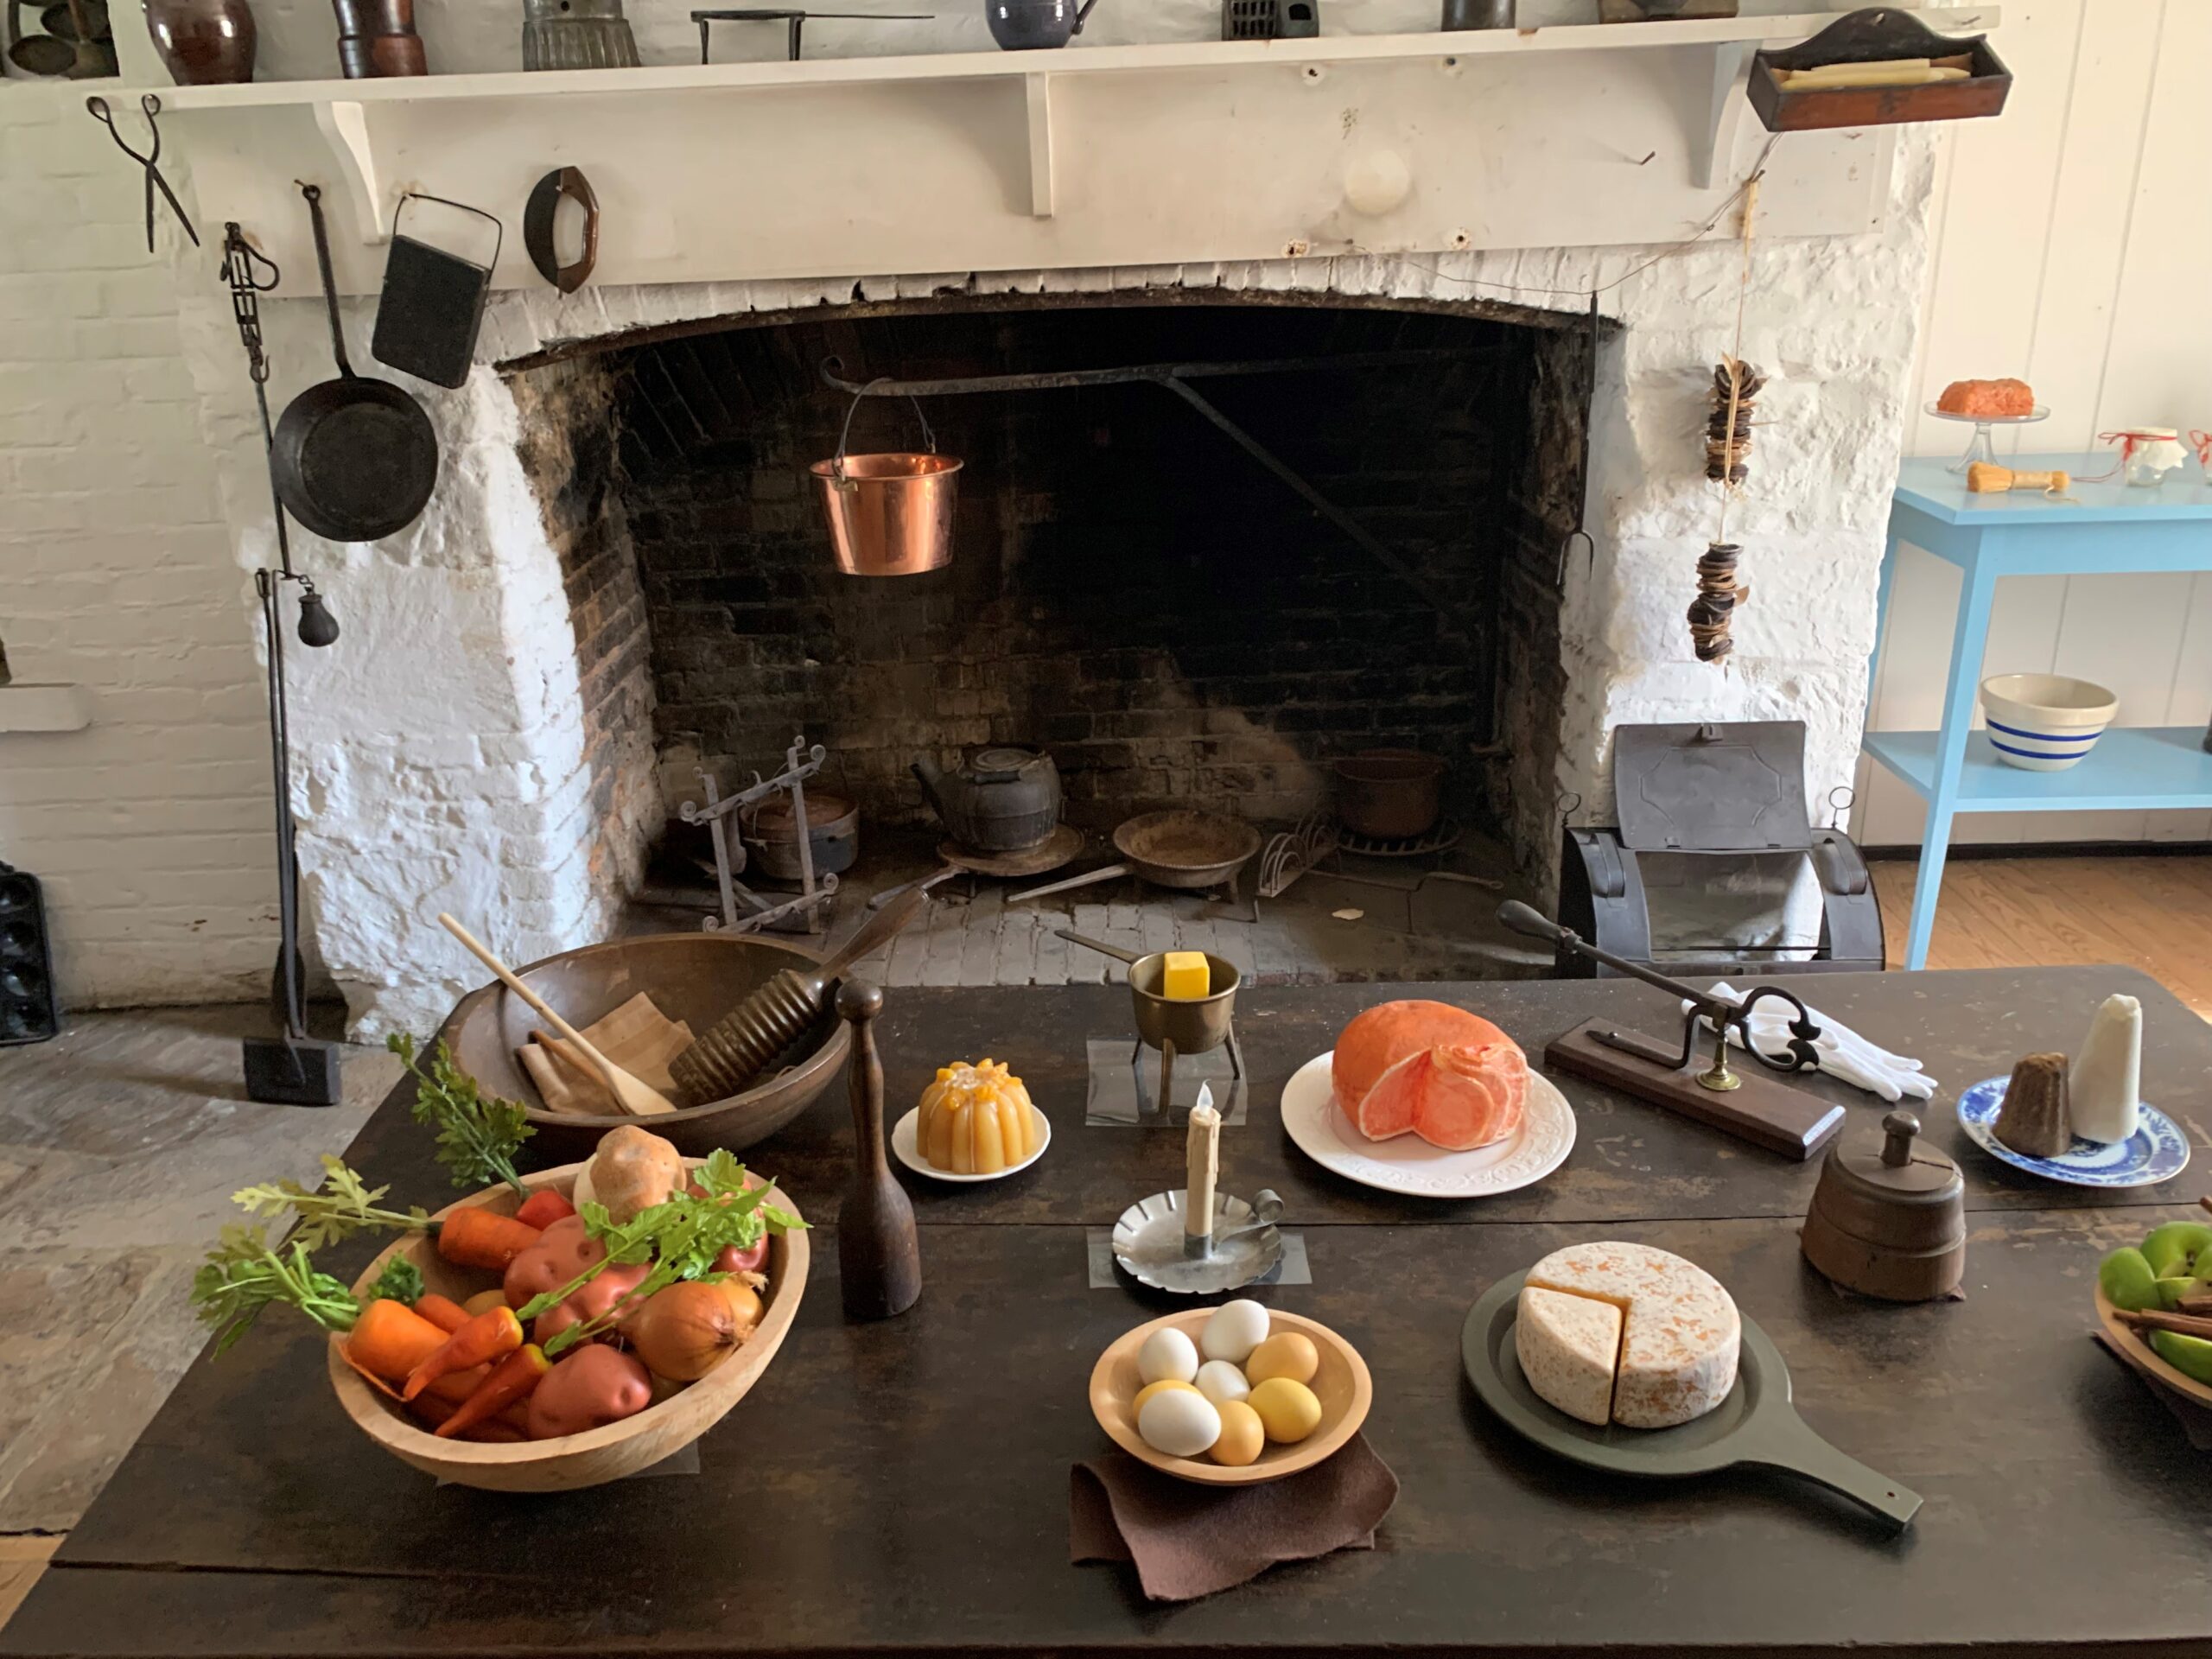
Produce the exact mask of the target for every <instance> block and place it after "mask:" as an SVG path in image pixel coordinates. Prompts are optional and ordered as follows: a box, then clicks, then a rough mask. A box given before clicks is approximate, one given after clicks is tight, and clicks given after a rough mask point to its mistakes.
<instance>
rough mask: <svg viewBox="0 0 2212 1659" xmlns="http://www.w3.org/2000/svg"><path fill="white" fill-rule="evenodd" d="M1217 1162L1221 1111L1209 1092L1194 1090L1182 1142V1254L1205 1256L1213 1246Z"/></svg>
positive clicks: (1218, 1166)
mask: <svg viewBox="0 0 2212 1659" xmlns="http://www.w3.org/2000/svg"><path fill="white" fill-rule="evenodd" d="M1220 1164H1221V1114H1220V1113H1219V1112H1217V1111H1216V1110H1215V1109H1214V1106H1213V1101H1212V1098H1211V1093H1210V1092H1209V1091H1208V1090H1204V1089H1201V1090H1199V1092H1198V1104H1197V1105H1195V1106H1193V1107H1192V1108H1191V1131H1190V1139H1189V1140H1188V1141H1186V1142H1185V1168H1184V1185H1183V1254H1184V1255H1207V1254H1208V1253H1209V1252H1211V1250H1212V1249H1213V1184H1214V1176H1215V1174H1216V1173H1217V1171H1218V1169H1219V1168H1220Z"/></svg>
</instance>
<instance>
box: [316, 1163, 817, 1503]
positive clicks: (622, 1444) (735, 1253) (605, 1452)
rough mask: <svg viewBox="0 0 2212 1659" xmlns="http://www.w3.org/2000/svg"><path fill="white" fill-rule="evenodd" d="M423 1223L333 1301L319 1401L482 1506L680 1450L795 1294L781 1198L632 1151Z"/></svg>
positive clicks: (800, 1267) (799, 1282)
mask: <svg viewBox="0 0 2212 1659" xmlns="http://www.w3.org/2000/svg"><path fill="white" fill-rule="evenodd" d="M649 1143H650V1144H649ZM641 1171H642V1172H643V1173H642V1174H640V1173H639V1172H641ZM580 1188H581V1189H582V1191H581V1196H580V1195H579V1189H580ZM426 1219H427V1221H428V1222H429V1224H430V1225H429V1228H426V1229H422V1230H409V1231H407V1232H405V1233H404V1235H403V1236H401V1238H400V1239H399V1241H398V1242H397V1243H394V1244H392V1245H391V1247H390V1248H388V1249H385V1251H384V1252H383V1253H382V1254H381V1255H378V1257H377V1259H376V1260H375V1261H374V1262H371V1263H370V1264H369V1267H368V1268H367V1270H366V1271H365V1272H364V1273H363V1274H361V1276H360V1278H359V1281H356V1282H355V1284H354V1285H353V1292H352V1294H353V1299H354V1300H355V1301H356V1302H357V1303H358V1304H359V1313H358V1314H357V1315H356V1316H355V1317H354V1319H353V1321H352V1324H351V1328H350V1329H348V1330H346V1331H344V1332H338V1331H334V1332H332V1334H331V1338H330V1344H329V1355H328V1364H329V1371H330V1382H331V1387H332V1388H333V1389H334V1390H335V1391H336V1393H337V1395H338V1402H339V1404H340V1406H342V1407H343V1408H345V1411H346V1415H347V1416H349V1417H351V1418H352V1419H353V1421H354V1422H355V1424H357V1425H358V1426H359V1428H360V1429H361V1431H362V1433H365V1434H366V1435H367V1436H368V1437H369V1438H370V1439H371V1440H374V1441H375V1442H376V1443H377V1444H378V1446H383V1447H384V1448H385V1450H386V1451H387V1452H391V1454H392V1455H393V1456H394V1457H396V1458H398V1459H401V1460H402V1461H404V1462H405V1463H408V1464H411V1465H413V1466H414V1467H416V1468H417V1469H420V1470H423V1471H425V1472H426V1473H429V1474H433V1475H435V1476H438V1477H439V1478H442V1479H445V1480H450V1481H454V1482H456V1483H458V1484H461V1485H465V1486H476V1487H481V1488H484V1489H486V1490H487V1491H510V1492H553V1491H573V1490H575V1489H576V1488H579V1487H584V1486H595V1485H598V1484H601V1483H602V1482H605V1481H609V1480H616V1479H620V1478H621V1477H623V1476H625V1475H628V1474H634V1473H635V1472H637V1471H639V1470H640V1469H645V1468H649V1467H651V1466H652V1465H654V1464H656V1463H658V1462H659V1461H660V1460H661V1459H664V1458H666V1457H668V1456H669V1455H670V1454H671V1453H672V1452H677V1451H678V1450H680V1449H682V1448H683V1446H689V1445H690V1443H691V1442H692V1441H694V1440H697V1439H698V1438H699V1437H700V1436H701V1435H702V1434H703V1433H706V1432H707V1430H708V1429H709V1428H711V1427H714V1425H715V1423H716V1422H718V1421H721V1418H722V1417H723V1415H724V1414H726V1413H728V1411H729V1409H730V1408H732V1407H733V1406H734V1405H735V1404H736V1403H737V1402H739V1401H740V1400H741V1399H743V1398H744V1397H745V1395H746V1393H747V1390H748V1389H751V1388H752V1387H753V1383H755V1382H756V1381H758V1380H759V1378H760V1374H761V1373H762V1372H763V1371H764V1370H766V1369H767V1366H768V1363H769V1362H770V1361H771V1360H772V1359H773V1358H774V1357H775V1355H776V1351H777V1349H778V1348H779V1347H780V1346H781V1345H782V1344H783V1340H784V1338H785V1335H786V1334H787V1333H788V1332H790V1330H791V1321H792V1320H793V1319H794V1318H795V1317H796V1316H797V1314H798V1303H799V1297H800V1295H801V1294H803V1293H804V1289H805V1287H806V1274H807V1259H808V1249H807V1240H806V1234H805V1232H804V1226H805V1224H804V1222H803V1221H802V1220H800V1218H799V1217H798V1213H797V1211H794V1210H793V1209H792V1207H791V1201H790V1200H789V1199H788V1198H785V1196H784V1195H783V1194H782V1193H781V1192H779V1191H778V1190H777V1189H776V1188H775V1187H774V1186H772V1185H766V1184H760V1183H757V1182H755V1181H754V1180H753V1179H752V1178H750V1177H748V1176H747V1173H746V1171H745V1169H744V1167H743V1166H742V1165H741V1164H739V1163H738V1161H737V1160H736V1159H735V1158H734V1156H733V1155H732V1154H729V1153H728V1152H726V1151H725V1152H717V1153H715V1154H712V1155H710V1156H709V1157H707V1158H703V1159H699V1158H683V1157H682V1156H681V1155H680V1154H677V1152H676V1150H675V1148H674V1147H672V1146H670V1145H669V1143H668V1142H666V1141H662V1140H661V1139H660V1137H658V1136H657V1135H649V1134H647V1133H645V1131H644V1130H642V1129H637V1128H626V1129H620V1130H616V1131H614V1132H613V1134H611V1135H608V1136H607V1140H606V1141H603V1142H602V1143H601V1149H600V1151H599V1152H598V1153H596V1154H594V1156H593V1157H592V1159H590V1160H588V1161H587V1162H585V1163H582V1164H569V1165H566V1166H563V1167H561V1168H558V1169H549V1170H543V1171H541V1172H539V1173H536V1174H530V1175H523V1176H519V1177H518V1178H517V1179H516V1180H515V1181H514V1182H512V1183H510V1182H507V1181H504V1180H503V1181H501V1182H499V1184H498V1185H493V1186H490V1187H486V1189H484V1190H483V1191H482V1192H477V1193H475V1194H474V1195H472V1196H470V1197H468V1198H463V1199H461V1201H460V1202H459V1203H457V1204H454V1205H449V1206H448V1207H447V1208H446V1209H444V1210H442V1211H439V1212H438V1213H437V1214H436V1215H435V1216H431V1217H426Z"/></svg>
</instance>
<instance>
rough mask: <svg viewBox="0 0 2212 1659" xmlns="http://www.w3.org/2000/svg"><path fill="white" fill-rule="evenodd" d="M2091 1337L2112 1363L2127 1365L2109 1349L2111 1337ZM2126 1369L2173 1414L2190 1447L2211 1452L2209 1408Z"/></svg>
mask: <svg viewBox="0 0 2212 1659" xmlns="http://www.w3.org/2000/svg"><path fill="white" fill-rule="evenodd" d="M2092 1335H2093V1337H2094V1340H2095V1342H2096V1344H2097V1346H2098V1347H2100V1348H2101V1349H2103V1350H2104V1351H2106V1352H2107V1353H2108V1354H2110V1355H2111V1356H2112V1357H2113V1358H2114V1359H2115V1360H2119V1361H2120V1363H2121V1364H2123V1365H2127V1362H2126V1360H2125V1359H2122V1358H2121V1357H2120V1351H2119V1350H2118V1349H2116V1348H2114V1347H2113V1345H2112V1338H2110V1337H2108V1336H2107V1335H2106V1334H2105V1333H2104V1332H2101V1331H2098V1332H2093V1333H2092ZM2127 1369H2128V1370H2131V1371H2135V1375H2136V1376H2139V1377H2142V1378H2143V1386H2144V1387H2145V1388H2146V1389H2150V1390H2151V1392H2152V1394H2154V1395H2158V1403H2159V1404H2160V1405H2162V1406H2164V1407H2165V1408H2166V1409H2167V1410H2168V1411H2171V1413H2173V1414H2174V1421H2177V1422H2178V1423H2179V1424H2180V1425H2181V1432H2182V1433H2183V1435H2184V1436H2185V1437H2186V1438H2187V1439H2188V1440H2189V1443H2190V1445H2191V1446H2194V1447H2196V1450H2198V1451H2199V1452H2212V1407H2207V1406H2200V1405H2199V1404H2197V1403H2196V1401H2194V1400H2190V1399H2188V1398H2185V1397H2184V1396H2183V1395H2178V1394H2176V1393H2175V1392H2174V1391H2173V1390H2172V1389H2170V1388H2167V1387H2166V1386H2165V1385H2164V1383H2160V1382H2159V1381H2158V1379H2157V1378H2155V1377H2150V1376H2143V1373H2142V1372H2140V1371H2136V1370H2135V1367H2134V1366H2133V1365H2127Z"/></svg>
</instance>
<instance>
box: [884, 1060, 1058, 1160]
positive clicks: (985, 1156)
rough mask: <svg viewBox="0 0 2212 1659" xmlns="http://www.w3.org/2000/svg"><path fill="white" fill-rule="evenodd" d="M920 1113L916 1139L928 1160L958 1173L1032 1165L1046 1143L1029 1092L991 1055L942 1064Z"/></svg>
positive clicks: (929, 1088)
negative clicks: (977, 1061)
mask: <svg viewBox="0 0 2212 1659" xmlns="http://www.w3.org/2000/svg"><path fill="white" fill-rule="evenodd" d="M914 1140H915V1143H916V1145H917V1146H918V1147H920V1148H921V1154H922V1157H923V1159H924V1160H925V1161H926V1162H927V1163H928V1164H929V1166H930V1167H931V1168H932V1169H942V1170H945V1171H948V1172H950V1173H952V1174H955V1175H995V1174H997V1173H999V1172H1000V1171H1001V1170H1002V1169H1011V1168H1013V1167H1014V1166H1015V1165H1017V1164H1021V1163H1027V1161H1028V1160H1030V1159H1031V1158H1033V1157H1035V1156H1036V1154H1037V1150H1038V1147H1039V1144H1040V1143H1041V1141H1042V1140H1043V1137H1042V1135H1039V1132H1038V1128H1037V1109H1036V1107H1034V1106H1033V1105H1032V1104H1031V1103H1030V1100H1029V1090H1027V1089H1025V1088H1023V1087H1022V1086H1021V1079H1020V1077H1015V1076H1014V1072H1013V1071H1012V1070H1011V1069H1010V1068H1008V1067H1007V1066H1004V1065H1000V1064H999V1063H998V1062H997V1061H995V1060H993V1059H990V1058H988V1057H987V1058H984V1059H983V1060H982V1063H981V1064H979V1065H969V1064H968V1063H967V1062H966V1061H964V1060H963V1061H957V1062H955V1063H954V1064H953V1065H947V1066H940V1067H939V1068H938V1074H937V1080H936V1081H935V1082H934V1083H932V1084H930V1086H929V1087H928V1088H926V1089H925V1090H922V1103H921V1117H920V1121H919V1122H918V1123H917V1124H916V1126H915V1132H914Z"/></svg>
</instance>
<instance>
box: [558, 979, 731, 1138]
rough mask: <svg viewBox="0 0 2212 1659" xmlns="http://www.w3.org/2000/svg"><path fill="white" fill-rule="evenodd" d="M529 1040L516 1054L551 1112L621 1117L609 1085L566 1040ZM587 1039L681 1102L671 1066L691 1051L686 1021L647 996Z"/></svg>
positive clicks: (586, 1032) (590, 1030)
mask: <svg viewBox="0 0 2212 1659" xmlns="http://www.w3.org/2000/svg"><path fill="white" fill-rule="evenodd" d="M530 1035H531V1040H530V1041H529V1042H526V1043H524V1045H523V1046H521V1047H520V1048H518V1049H517V1050H516V1051H515V1058H516V1059H518V1061H520V1062H521V1064H522V1069H523V1070H524V1071H525V1072H526V1073H528V1074H529V1077H530V1080H531V1082H532V1083H534V1084H537V1094H538V1098H539V1099H541V1100H543V1102H544V1103H545V1109H546V1110H548V1111H552V1112H581V1113H583V1114H585V1115H587V1116H602V1117H607V1116H620V1115H621V1112H622V1106H621V1103H620V1102H619V1101H617V1100H616V1099H615V1098H614V1096H613V1095H612V1094H610V1093H609V1092H608V1091H607V1084H606V1083H605V1081H604V1080H603V1079H601V1077H600V1075H599V1073H598V1072H597V1071H594V1070H593V1069H592V1065H591V1063H590V1062H589V1061H588V1060H587V1059H585V1058H584V1057H583V1056H582V1054H581V1053H579V1052H576V1050H575V1048H574V1047H573V1046H570V1045H569V1042H568V1041H567V1040H566V1039H563V1038H559V1037H556V1036H555V1035H553V1033H550V1032H547V1031H533V1032H531V1033H530ZM583 1036H584V1038H585V1040H587V1041H588V1042H589V1043H590V1044H591V1046H593V1047H594V1048H595V1049H597V1050H598V1051H599V1052H601V1054H604V1055H605V1056H606V1057H607V1058H608V1059H609V1060H612V1061H613V1063H614V1064H615V1065H619V1066H620V1067H621V1068H622V1069H623V1070H624V1071H627V1072H628V1073H629V1074H630V1075H631V1076H632V1077H636V1078H638V1079H639V1081H640V1082H642V1083H645V1084H650V1085H652V1087H653V1088H655V1089H658V1090H660V1091H661V1093H663V1094H664V1095H666V1096H669V1097H670V1098H671V1100H672V1099H674V1098H676V1096H677V1087H676V1084H675V1081H674V1079H673V1078H671V1077H670V1076H669V1073H668V1065H669V1062H670V1061H671V1060H672V1059H674V1058H676V1057H677V1055H678V1054H681V1053H682V1052H683V1051H684V1050H685V1049H687V1048H689V1047H690V1046H691V1027H689V1026H687V1025H685V1024H684V1023H683V1021H682V1020H671V1019H670V1018H669V1017H668V1016H667V1015H666V1014H663V1013H662V1012H661V1011H660V1009H659V1007H658V1006H657V1005H656V1004H655V1003H654V1001H653V1000H652V998H651V997H650V996H648V995H645V993H644V992H643V991H639V993H638V994H637V995H635V996H633V997H632V998H631V999H630V1000H629V1001H627V1002H625V1003H624V1004H623V1005H622V1006H621V1007H619V1008H616V1009H615V1010H613V1012H612V1013H611V1014H601V1016H600V1017H599V1018H598V1019H597V1020H594V1021H592V1023H591V1024H589V1025H588V1026H586V1027H584V1028H583Z"/></svg>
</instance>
